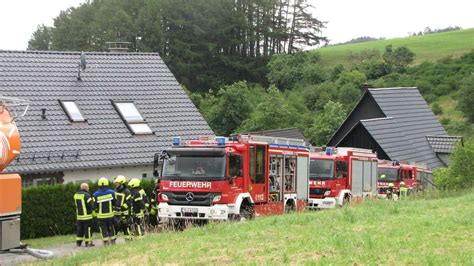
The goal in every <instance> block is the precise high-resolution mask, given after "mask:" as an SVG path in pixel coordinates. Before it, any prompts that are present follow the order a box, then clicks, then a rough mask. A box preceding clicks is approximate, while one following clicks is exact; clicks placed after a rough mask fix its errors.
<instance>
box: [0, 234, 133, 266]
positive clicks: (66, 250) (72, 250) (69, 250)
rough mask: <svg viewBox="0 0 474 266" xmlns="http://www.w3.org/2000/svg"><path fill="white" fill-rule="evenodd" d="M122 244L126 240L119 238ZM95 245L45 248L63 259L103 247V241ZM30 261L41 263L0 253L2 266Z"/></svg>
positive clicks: (27, 256) (25, 256)
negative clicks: (88, 246)
mask: <svg viewBox="0 0 474 266" xmlns="http://www.w3.org/2000/svg"><path fill="white" fill-rule="evenodd" d="M122 243H125V240H124V239H123V238H117V244H122ZM94 244H95V247H91V248H86V247H84V246H82V247H77V246H76V243H68V244H62V245H59V246H53V247H50V248H44V249H46V250H49V251H52V252H54V258H58V257H63V256H70V255H73V254H76V253H78V252H81V251H84V250H88V249H95V248H100V247H102V241H101V240H95V241H94ZM30 261H31V262H34V261H39V259H37V258H35V257H33V256H31V255H29V254H27V253H23V254H17V253H0V266H11V265H16V264H19V263H25V262H30Z"/></svg>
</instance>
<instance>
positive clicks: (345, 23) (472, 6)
mask: <svg viewBox="0 0 474 266" xmlns="http://www.w3.org/2000/svg"><path fill="white" fill-rule="evenodd" d="M84 1H85V0H0V36H1V39H0V49H5V50H24V49H26V47H27V45H28V40H29V39H30V37H31V34H32V33H33V32H34V31H35V29H36V27H37V25H39V24H45V25H48V26H52V25H53V18H54V17H56V16H57V15H58V14H59V11H61V10H64V9H66V8H68V7H70V6H78V5H79V4H80V3H83V2H84ZM309 1H310V2H311V3H312V4H313V5H314V6H315V7H316V12H315V14H316V15H317V18H318V19H320V20H323V21H328V24H327V28H326V29H324V30H323V35H324V36H327V37H328V38H329V39H330V40H331V43H337V42H344V41H348V40H350V39H352V38H356V37H360V36H370V37H377V38H379V37H386V38H392V37H404V36H407V35H408V33H409V32H414V31H416V32H418V31H422V30H423V29H424V28H425V27H427V26H428V27H430V28H432V29H436V28H446V27H448V26H461V27H462V28H473V27H474V1H473V0H449V1H446V0H431V1H430V0H391V1H384V0H357V1H356V0H309ZM473 39H474V36H473Z"/></svg>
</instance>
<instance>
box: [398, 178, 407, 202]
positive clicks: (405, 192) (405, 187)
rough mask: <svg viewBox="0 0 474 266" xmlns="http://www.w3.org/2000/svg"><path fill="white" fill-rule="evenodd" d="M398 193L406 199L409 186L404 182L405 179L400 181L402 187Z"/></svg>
mask: <svg viewBox="0 0 474 266" xmlns="http://www.w3.org/2000/svg"><path fill="white" fill-rule="evenodd" d="M398 193H399V195H398V197H399V198H400V199H404V198H406V197H407V194H408V188H407V186H406V184H405V182H403V181H402V182H400V188H399V189H398Z"/></svg>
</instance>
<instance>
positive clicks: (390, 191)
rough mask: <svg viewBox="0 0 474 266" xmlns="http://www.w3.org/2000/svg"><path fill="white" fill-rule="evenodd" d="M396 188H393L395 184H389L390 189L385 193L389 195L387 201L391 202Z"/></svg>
mask: <svg viewBox="0 0 474 266" xmlns="http://www.w3.org/2000/svg"><path fill="white" fill-rule="evenodd" d="M394 190H395V188H394V186H393V183H389V184H388V188H387V190H386V192H385V193H387V199H389V200H391V199H393V192H394Z"/></svg>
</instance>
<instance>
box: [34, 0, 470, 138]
mask: <svg viewBox="0 0 474 266" xmlns="http://www.w3.org/2000/svg"><path fill="white" fill-rule="evenodd" d="M313 8H314V7H311V6H310V5H309V4H308V2H307V0H192V1H191V0H179V1H178V0H174V1H172V0H91V1H88V2H86V3H84V4H82V5H81V6H79V7H77V8H70V9H68V10H65V11H62V12H61V13H60V14H59V15H58V16H57V17H56V18H55V20H54V27H46V26H44V25H39V26H38V29H37V30H36V31H35V32H34V33H33V35H32V38H31V39H30V41H29V46H28V47H29V49H32V50H75V51H105V50H107V45H106V42H108V41H128V42H131V43H132V46H133V49H135V50H136V51H143V52H158V53H160V55H161V56H162V57H163V60H164V61H165V62H166V63H167V64H168V66H169V67H170V69H171V71H172V72H173V74H174V75H175V76H176V78H177V79H178V81H179V82H180V83H181V84H182V85H183V87H185V88H186V90H187V91H188V94H189V95H190V97H191V99H192V100H193V102H194V103H195V105H196V106H197V107H198V108H199V110H200V112H201V113H202V114H203V116H204V118H205V119H206V120H207V122H208V123H209V125H210V126H211V127H212V129H213V130H214V132H215V133H216V134H218V135H229V134H232V133H235V132H249V131H256V130H267V129H276V128H287V127H293V126H296V127H298V128H300V129H301V130H302V132H303V133H304V134H305V136H306V137H307V138H308V139H309V140H311V142H312V143H313V144H315V145H324V144H325V143H326V141H327V140H328V138H329V137H330V136H331V135H332V134H333V133H334V131H335V130H336V129H337V128H338V127H339V125H340V124H341V123H342V121H343V120H344V119H345V117H346V116H347V114H348V113H349V112H350V111H351V110H352V108H353V107H354V105H355V104H356V103H357V101H358V99H359V98H360V96H361V95H362V91H363V87H368V86H373V87H399V86H409V87H413V86H416V87H418V88H419V89H420V91H421V93H422V94H423V96H424V98H425V99H426V100H427V102H428V103H429V104H430V106H431V107H432V110H433V111H434V113H435V114H437V115H438V116H439V117H440V120H441V123H442V124H443V125H444V126H445V128H446V129H447V130H448V132H449V133H450V134H460V135H464V136H466V137H469V136H472V135H473V132H474V127H473V122H474V110H473V109H474V108H472V106H474V74H473V73H474V50H473V51H471V52H470V53H467V54H465V55H464V56H462V57H460V58H450V57H448V58H445V59H442V60H439V61H436V62H424V63H421V64H418V65H413V64H412V63H413V60H414V58H416V54H414V53H413V52H412V51H410V50H409V49H408V48H406V47H403V46H400V47H393V46H392V45H388V46H386V47H385V50H384V51H383V52H379V51H377V50H366V51H362V52H360V53H357V54H351V57H352V58H351V64H350V65H346V66H342V65H337V66H335V67H327V66H325V65H323V64H322V63H321V56H320V54H319V53H318V52H317V51H303V49H304V48H307V47H310V46H314V45H319V44H322V43H325V42H326V41H327V39H326V38H325V37H324V36H323V35H322V33H321V31H322V29H323V28H324V26H325V23H324V22H322V21H320V20H318V19H317V18H316V17H314V16H313V15H312V12H311V11H312V10H314V9H313Z"/></svg>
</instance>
